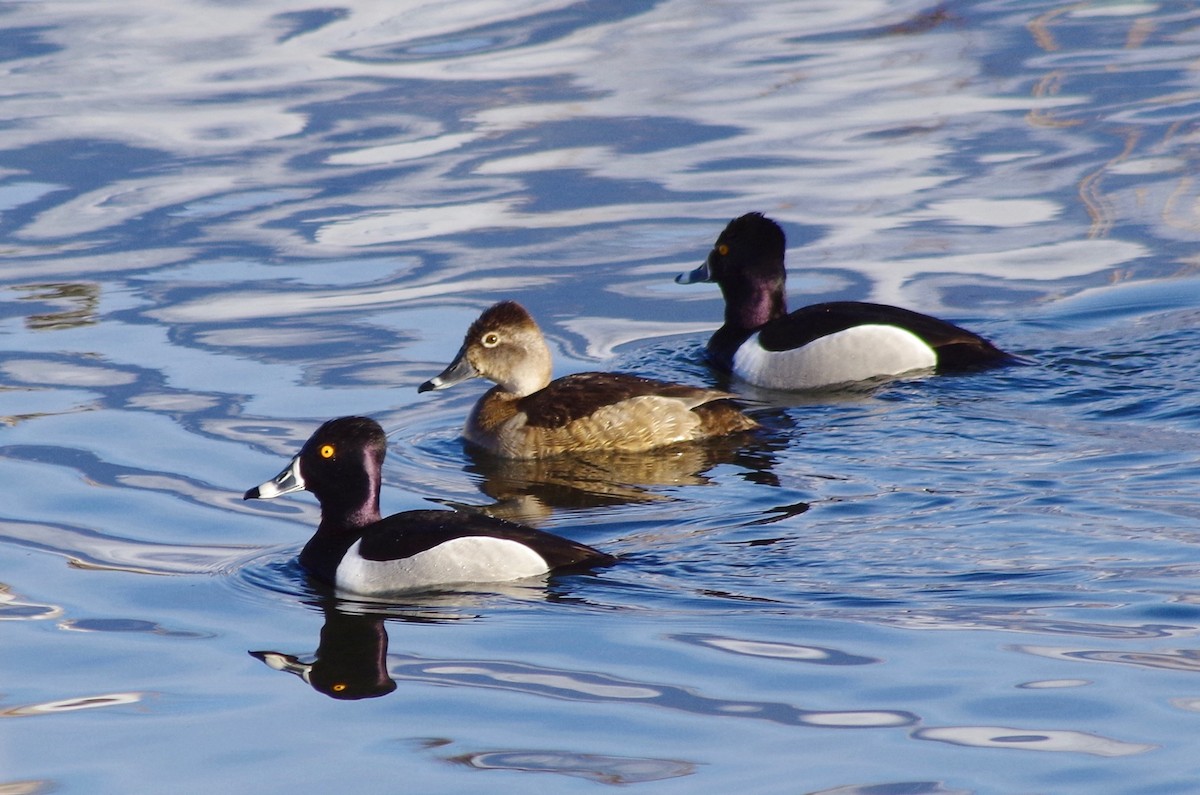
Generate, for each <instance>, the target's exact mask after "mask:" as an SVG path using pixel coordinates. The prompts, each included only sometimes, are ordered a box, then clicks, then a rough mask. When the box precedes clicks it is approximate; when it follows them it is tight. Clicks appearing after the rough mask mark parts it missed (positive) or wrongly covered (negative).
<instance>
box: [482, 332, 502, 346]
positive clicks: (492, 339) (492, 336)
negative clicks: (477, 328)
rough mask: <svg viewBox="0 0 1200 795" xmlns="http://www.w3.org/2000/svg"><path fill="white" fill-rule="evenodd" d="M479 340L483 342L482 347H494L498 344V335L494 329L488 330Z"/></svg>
mask: <svg viewBox="0 0 1200 795" xmlns="http://www.w3.org/2000/svg"><path fill="white" fill-rule="evenodd" d="M480 342H482V343H483V347H485V348H495V347H496V346H497V345H499V344H500V335H499V334H497V333H496V332H494V331H489V332H488V333H487V334H484V335H483V339H481V340H480Z"/></svg>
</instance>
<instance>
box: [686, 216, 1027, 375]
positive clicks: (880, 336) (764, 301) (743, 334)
mask: <svg viewBox="0 0 1200 795" xmlns="http://www.w3.org/2000/svg"><path fill="white" fill-rule="evenodd" d="M785 247H786V242H785V239H784V234H783V230H782V229H780V228H779V224H777V223H775V222H774V221H772V220H771V219H769V218H766V217H764V216H763V215H761V214H759V213H748V214H746V215H743V216H742V217H741V218H735V219H734V220H732V221H730V222H729V225H728V226H726V227H725V230H724V231H723V232H721V234H720V236H719V237H718V238H717V242H716V243H715V244H714V245H713V249H712V251H711V252H710V253H709V255H708V259H706V260H705V261H704V264H702V265H701V266H700V267H699V268H697V269H695V270H694V271H690V272H688V273H682V274H680V275H679V276H678V277H677V278H676V279H675V281H677V282H679V283H680V284H691V283H693V282H716V283H717V284H718V285H720V287H721V294H722V295H724V296H725V325H723V326H721V328H720V329H718V330H717V332H716V333H715V334H713V336H712V338H711V339H710V340H709V341H708V354H709V359H710V360H711V361H712V362H713V364H715V365H716V366H717V367H719V368H721V369H722V370H725V371H728V372H732V373H733V374H734V375H736V376H738V377H739V378H741V379H742V380H744V381H748V382H749V383H751V384H755V385H757V386H762V387H767V388H769V389H785V390H786V389H817V388H820V387H827V386H833V385H837V384H847V383H852V382H854V381H863V380H866V379H870V378H878V377H881V376H889V375H899V374H901V373H906V372H910V371H915V370H928V369H932V368H937V369H938V370H939V371H945V370H964V369H973V368H979V367H986V366H989V365H996V364H1003V363H1005V362H1009V361H1012V360H1013V357H1012V356H1011V355H1009V354H1007V353H1005V352H1004V351H1002V350H1000V349H999V348H997V347H996V346H995V345H993V344H992V343H990V342H988V341H987V340H985V339H984V338H983V337H980V336H979V335H978V334H974V333H972V332H970V331H967V330H966V329H963V328H959V327H958V326H956V325H954V324H952V323H947V322H946V321H944V320H939V319H938V318H935V317H930V316H929V315H922V314H920V313H918V312H913V311H911V310H908V309H901V308H899V307H895V306H885V305H882V304H868V303H862V302H859V301H835V302H830V303H823V304H813V305H812V306H806V307H803V308H801V309H797V310H795V311H794V312H792V313H790V314H789V313H788V311H787V298H786V295H785V293H784V281H785V279H786V278H787V271H786V269H785V267H784V264H783V259H784V249H785Z"/></svg>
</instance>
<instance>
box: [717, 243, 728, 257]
mask: <svg viewBox="0 0 1200 795" xmlns="http://www.w3.org/2000/svg"><path fill="white" fill-rule="evenodd" d="M717 253H718V254H720V255H721V256H722V257H723V256H725V255H726V254H728V253H729V246H727V245H725V244H724V243H718V244H717Z"/></svg>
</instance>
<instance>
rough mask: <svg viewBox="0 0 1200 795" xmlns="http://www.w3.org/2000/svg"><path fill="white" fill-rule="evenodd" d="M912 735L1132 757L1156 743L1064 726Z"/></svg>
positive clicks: (951, 728) (982, 745)
mask: <svg viewBox="0 0 1200 795" xmlns="http://www.w3.org/2000/svg"><path fill="white" fill-rule="evenodd" d="M913 736H914V737H916V738H918V739H921V740H936V741H938V742H943V743H950V744H951V745H967V746H971V747H973V748H1005V749H1010V750H1015V751H1058V752H1063V751H1066V752H1068V753H1077V754H1091V755H1093V756H1131V755H1133V754H1144V753H1146V752H1147V751H1153V750H1154V749H1155V748H1156V747H1157V746H1154V745H1146V744H1144V743H1128V742H1122V741H1121V740H1114V739H1112V738H1109V737H1100V736H1099V735H1095V734H1087V733H1086V732H1077V731H1064V730H1061V729H1013V728H1007V727H999V726H945V727H937V728H929V729H918V730H917V731H915V732H913Z"/></svg>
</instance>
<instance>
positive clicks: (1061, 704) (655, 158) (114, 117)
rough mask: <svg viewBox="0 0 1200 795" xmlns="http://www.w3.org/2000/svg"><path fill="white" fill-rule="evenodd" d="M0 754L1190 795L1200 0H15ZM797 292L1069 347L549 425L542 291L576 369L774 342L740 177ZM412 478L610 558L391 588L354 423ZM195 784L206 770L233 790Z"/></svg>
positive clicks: (103, 774)
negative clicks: (713, 427) (360, 515)
mask: <svg viewBox="0 0 1200 795" xmlns="http://www.w3.org/2000/svg"><path fill="white" fill-rule="evenodd" d="M0 23H2V24H3V35H2V36H0V69H2V70H3V71H4V81H3V89H0V103H2V106H3V109H4V113H3V118H4V119H5V121H4V123H3V124H0V236H2V245H3V251H2V254H3V261H2V264H0V336H2V338H3V340H4V344H3V345H2V346H0V377H2V380H0V417H2V418H3V423H4V427H3V428H2V429H0V479H2V482H4V483H5V484H6V487H5V490H4V493H5V496H6V499H5V502H4V508H3V510H0V563H2V572H3V573H2V574H0V619H2V620H4V622H5V623H4V624H3V625H2V626H3V630H4V632H3V634H4V639H3V643H4V648H5V650H6V651H5V653H4V654H3V655H0V679H2V680H3V682H4V683H5V684H4V686H3V687H2V688H0V716H3V717H6V718H12V719H13V720H8V721H5V722H3V723H0V731H2V732H3V736H2V738H0V749H2V750H0V771H2V772H0V790H3V791H4V792H12V793H18V792H19V793H40V792H50V791H55V792H87V793H108V792H111V793H125V792H157V791H163V790H166V789H179V788H180V787H181V786H183V788H184V789H185V790H194V791H230V792H243V791H251V790H254V791H268V792H282V791H291V790H294V789H296V788H297V787H302V788H307V789H310V790H312V791H318V792H320V791H341V790H345V789H347V788H348V787H350V788H353V789H354V790H355V791H357V792H396V791H410V790H411V791H426V792H480V791H486V792H497V793H503V792H527V791H529V790H530V788H540V789H542V790H545V791H554V792H573V791H593V792H594V791H596V788H597V787H598V786H605V785H628V786H629V787H636V788H637V789H638V790H639V791H641V790H645V791H663V792H689V793H691V792H720V791H737V792H762V793H776V792H802V793H839V795H846V794H848V793H860V795H866V794H868V793H869V795H899V794H900V793H904V794H905V795H910V794H913V793H920V794H924V793H930V794H932V793H939V794H941V793H1010V792H1056V793H1095V792H1105V793H1155V794H1156V795H1159V794H1161V793H1172V792H1179V793H1185V792H1193V791H1194V790H1195V782H1196V780H1197V778H1198V777H1200V763H1198V762H1197V761H1196V759H1197V754H1196V743H1195V742H1194V740H1193V739H1192V738H1193V737H1194V736H1195V735H1196V728H1197V725H1198V721H1200V678H1197V674H1198V673H1200V649H1198V648H1197V641H1196V636H1197V632H1198V630H1200V589H1198V588H1197V586H1196V583H1197V582H1198V581H1200V580H1198V576H1200V563H1198V562H1197V559H1198V558H1200V555H1198V549H1197V546H1198V545H1197V540H1196V534H1195V526H1196V520H1197V518H1198V517H1200V500H1197V498H1196V496H1195V493H1196V490H1195V486H1194V484H1195V482H1196V480H1197V475H1198V474H1200V472H1198V470H1200V466H1198V464H1197V458H1196V452H1195V451H1196V449H1197V440H1198V434H1200V410H1198V409H1197V408H1196V406H1197V400H1196V398H1197V387H1196V386H1194V385H1195V384H1197V383H1200V354H1198V353H1197V352H1196V351H1197V350H1200V346H1198V345H1197V339H1196V330H1195V329H1196V325H1197V318H1198V316H1200V310H1197V306H1200V279H1198V278H1197V275H1196V257H1195V246H1194V241H1195V240H1196V238H1197V227H1198V220H1197V215H1196V202H1197V187H1196V175H1197V167H1196V142H1197V140H1198V134H1200V133H1198V128H1197V125H1196V122H1195V118H1196V107H1197V98H1198V97H1200V86H1198V84H1197V75H1196V71H1195V69H1194V68H1193V67H1194V64H1195V61H1196V58H1197V57H1198V56H1200V12H1198V11H1197V9H1195V8H1194V7H1193V6H1192V4H1190V3H1187V4H1179V3H1174V4H1172V3H1162V4H1154V3H1142V2H1130V3H1103V2H1084V3H1053V2H1000V1H999V0H997V1H996V2H975V3H961V4H949V5H940V6H939V5H926V4H922V3H917V2H906V1H905V0H888V1H887V2H858V3H844V2H819V1H813V2H809V1H808V0H806V1H805V2H782V1H781V2H760V3H755V4H753V5H748V4H745V3H737V2H724V3H721V2H717V3H713V2H707V3H700V2H695V0H677V1H671V0H667V1H665V2H621V3H571V2H555V1H552V0H547V1H546V2H524V3H518V4H515V5H514V4H493V3H488V2H470V1H468V2H465V3H455V4H451V5H447V4H408V3H406V4H401V5H400V6H397V5H394V4H393V5H389V4H372V3H365V2H354V1H352V2H349V3H343V4H341V5H339V6H330V7H323V8H308V9H301V8H297V7H296V6H295V4H286V3H277V2H258V3H251V4H242V5H229V4H213V3H204V2H188V0H168V1H167V2H161V3H157V4H155V5H154V6H153V7H152V8H151V7H149V6H147V5H146V4H144V3H131V2H120V1H119V0H118V1H117V2H109V3H106V4H104V5H103V8H101V7H99V6H97V7H94V8H93V7H84V6H79V5H71V4H67V5H62V4H53V3H51V4H46V3H40V4H39V3H25V2H10V3H7V4H0ZM750 210H759V211H762V212H765V213H767V214H769V215H771V216H772V217H774V218H777V219H778V220H779V221H781V222H782V223H783V225H784V226H785V228H786V230H787V233H788V236H789V242H790V254H789V262H790V264H791V278H790V280H789V286H790V292H791V301H792V304H793V305H797V306H798V305H800V303H801V302H805V301H818V300H833V299H857V300H875V301H884V302H891V303H898V304H902V305H904V306H908V307H911V308H914V309H918V310H921V311H926V312H930V313H934V314H938V315H940V316H944V317H947V318H948V319H952V320H954V321H956V322H960V323H962V324H964V325H967V326H969V327H971V328H973V329H975V330H978V331H980V332H982V333H984V334H986V335H987V336H989V337H991V338H993V339H995V340H996V341H997V342H998V343H999V344H1001V345H1002V346H1004V347H1006V348H1007V349H1009V350H1011V351H1014V352H1016V353H1018V354H1020V355H1021V356H1022V357H1023V358H1024V359H1025V363H1024V364H1022V365H1020V366H1015V367H1010V368H1005V369H1002V370H996V371H991V372H987V373H982V374H974V375H970V376H963V377H942V378H914V379H908V380H901V381H894V382H890V383H886V384H880V385H876V386H874V387H871V388H868V389H864V390H858V391H855V392H849V393H827V394H819V395H807V396H805V395H786V394H778V393H764V392H757V391H754V390H749V389H745V388H743V387H742V386H740V385H737V384H734V385H732V386H733V387H734V388H737V389H739V390H740V391H743V392H744V393H745V394H746V395H747V396H749V397H752V398H754V399H755V400H756V401H757V404H756V408H755V412H756V414H757V416H758V417H759V418H760V419H761V420H762V422H763V424H764V426H765V429H764V430H763V431H762V432H761V433H759V434H757V435H755V436H754V437H753V438H751V439H740V440H737V441H736V442H735V443H730V442H717V443H713V444H710V445H700V446H694V447H688V448H685V449H680V450H672V451H663V452H660V453H656V454H653V455H648V456H633V457H613V458H603V459H598V460H592V461H588V462H584V463H579V462H573V463H572V462H543V463H540V464H528V465H525V464H521V465H505V466H497V465H496V463H495V462H493V461H489V460H487V459H486V458H483V457H480V456H478V455H475V454H474V453H472V451H470V450H468V449H466V448H465V447H464V446H463V444H462V442H461V441H460V439H459V435H458V434H459V429H460V427H461V423H462V420H463V418H464V416H465V414H466V412H467V411H468V409H469V407H470V406H471V404H472V403H473V401H474V400H475V399H476V398H477V397H478V396H479V394H480V393H481V391H482V385H481V384H478V383H476V384H469V385H463V386H460V387H456V388H455V389H454V390H451V391H448V392H445V393H436V394H432V395H430V394H425V395H418V394H417V392H416V387H417V385H418V384H420V383H421V382H422V381H424V380H426V379H427V378H429V377H430V376H431V375H433V374H435V373H436V372H438V371H439V370H440V369H441V368H442V367H443V366H444V365H445V364H446V363H448V362H449V361H450V359H451V358H452V357H453V355H454V353H455V351H456V350H457V349H458V346H459V344H460V342H461V336H462V333H463V331H464V330H465V328H466V326H467V325H468V324H469V323H470V321H471V320H472V319H473V318H474V317H475V316H476V315H477V314H478V313H479V312H480V311H481V310H482V309H483V308H484V307H486V306H488V305H489V304H491V303H492V302H494V301H497V300H501V299H506V298H511V299H515V300H518V301H521V302H522V303H524V304H525V305H526V306H527V307H528V308H529V309H530V311H531V312H532V313H533V314H534V316H535V317H537V318H538V320H539V321H540V322H541V324H542V326H543V328H544V330H545V331H546V333H547V335H548V336H549V338H550V340H551V345H552V348H553V350H554V353H555V356H556V368H557V371H558V372H559V373H560V374H561V373H566V372H571V371H578V370H584V369H626V370H635V371H638V372H642V373H645V374H649V375H654V376H659V377H667V378H673V379H678V380H686V381H689V382H694V383H726V382H725V381H724V380H723V379H722V378H721V377H720V376H718V375H716V374H714V373H712V372H710V371H709V370H708V369H707V368H706V367H705V365H704V363H703V358H702V355H701V353H702V348H703V344H704V341H705V339H706V336H707V333H708V332H709V331H710V330H711V329H712V328H714V327H715V326H716V325H717V324H718V323H719V319H720V315H721V302H720V297H719V295H718V294H717V291H716V289H715V288H713V287H711V286H705V285H690V286H681V285H676V284H674V282H673V277H674V275H675V274H676V273H678V272H680V271H683V270H685V269H690V268H692V267H694V265H695V264H696V263H697V262H698V261H699V260H700V259H701V258H702V257H703V256H704V255H705V253H706V251H707V249H708V248H709V246H711V244H712V241H713V240H714V239H715V237H716V235H717V233H718V232H719V231H720V230H721V228H722V227H723V226H724V224H725V223H726V222H727V221H728V220H729V219H730V218H732V217H734V216H737V215H740V214H742V213H744V212H747V211H750ZM351 413H365V414H370V415H371V416H375V417H377V418H379V419H380V420H381V421H382V422H383V423H384V425H385V427H387V428H388V429H389V430H390V431H391V439H392V444H391V448H390V451H389V458H388V461H387V463H386V465H385V471H384V477H385V481H386V490H385V494H384V498H383V502H384V507H385V509H386V510H388V511H398V510H403V509H408V508H418V507H428V506H429V505H430V504H431V502H430V501H435V502H437V501H440V502H446V503H451V504H458V505H469V506H475V507H478V508H479V509H482V510H489V511H492V512H494V513H498V514H501V515H506V516H512V517H516V518H519V519H522V520H523V521H526V522H530V523H533V524H536V525H538V526H540V527H543V528H545V529H548V530H551V531H553V532H557V533H561V534H563V535H567V536H569V537H571V538H574V539H577V540H580V541H583V542H586V543H590V544H594V545H596V546H600V547H602V548H604V549H605V550H607V551H610V552H613V553H614V554H619V555H621V556H622V558H623V560H622V562H621V564H620V565H618V566H616V567H614V568H612V569H610V570H608V571H605V572H602V573H599V574H597V575H593V576H572V577H563V578H555V579H553V580H550V581H546V582H524V583H516V584H513V585H511V586H505V587H498V588H491V589H486V590H473V589H463V590H460V591H455V592H448V593H438V594H414V595H409V596H406V597H403V598H400V599H397V600H395V601H389V602H366V601H361V600H346V599H337V598H334V597H331V596H330V595H328V594H326V593H323V592H322V591H321V589H320V588H317V587H314V586H313V585H312V584H310V583H308V582H307V581H306V580H305V578H304V576H303V573H302V572H301V571H300V570H299V569H298V567H297V566H296V564H295V555H296V553H297V551H298V550H299V548H300V546H301V545H302V544H303V542H304V541H305V540H306V539H307V537H308V534H309V533H310V532H311V528H312V526H313V524H314V523H315V521H316V516H317V513H316V508H315V503H314V502H313V500H312V499H311V498H310V497H308V496H307V495H301V496H297V497H292V498H287V499H284V500H279V501H276V502H271V503H254V502H251V503H245V502H243V501H242V500H241V494H242V492H243V491H244V490H245V489H246V488H247V487H249V486H252V485H254V484H256V483H259V482H261V481H262V480H264V479H265V478H267V477H269V476H271V475H273V474H274V473H275V472H277V471H278V470H279V468H280V467H281V466H282V465H283V463H284V462H285V461H286V459H287V458H288V457H289V456H290V455H292V454H293V453H294V452H295V451H296V449H297V447H298V445H299V444H300V443H301V442H302V441H303V440H304V439H305V438H306V437H307V436H308V435H309V433H311V431H312V430H313V429H314V428H315V427H316V426H317V425H318V424H319V423H320V422H322V421H324V420H325V419H328V418H330V417H334V416H338V415H344V414H351ZM181 782H186V785H181Z"/></svg>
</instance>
